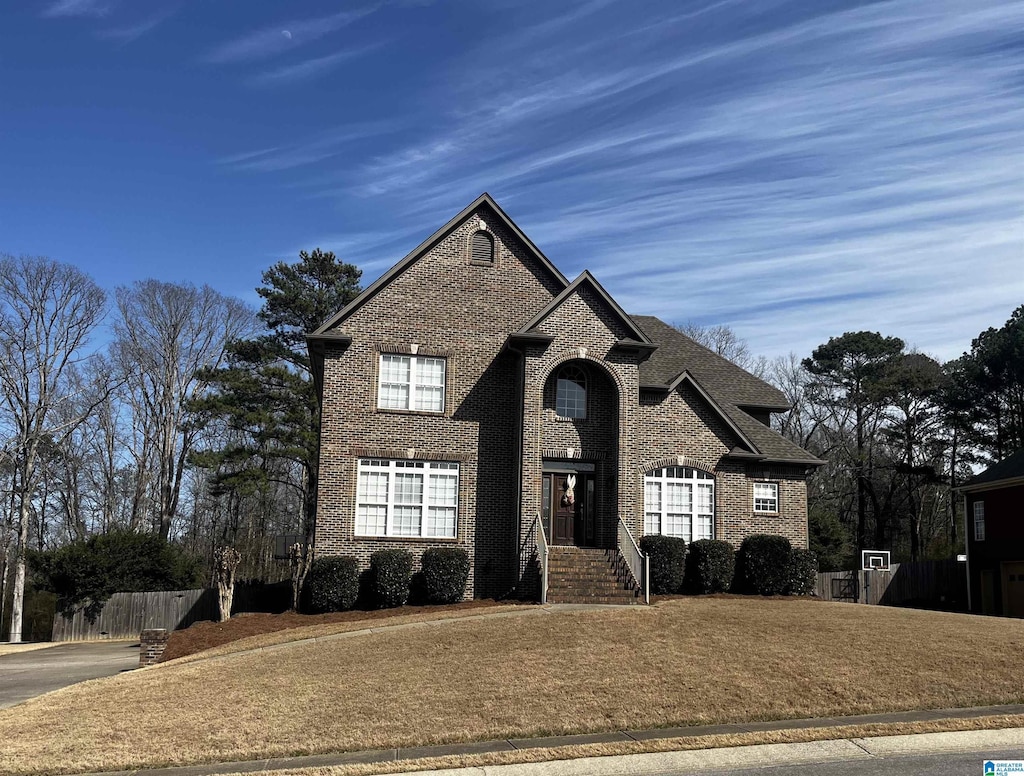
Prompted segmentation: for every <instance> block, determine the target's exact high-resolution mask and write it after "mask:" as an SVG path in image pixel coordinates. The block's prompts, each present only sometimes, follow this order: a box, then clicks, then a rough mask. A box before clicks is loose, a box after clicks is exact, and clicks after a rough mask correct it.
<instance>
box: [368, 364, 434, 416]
mask: <svg viewBox="0 0 1024 776" xmlns="http://www.w3.org/2000/svg"><path fill="white" fill-rule="evenodd" d="M444 386H445V360H444V359H443V358H436V357H429V356H402V355H395V354H392V353H383V354H381V357H380V376H379V383H378V386H377V407H378V408H380V409H383V410H415V411H419V412H444Z"/></svg>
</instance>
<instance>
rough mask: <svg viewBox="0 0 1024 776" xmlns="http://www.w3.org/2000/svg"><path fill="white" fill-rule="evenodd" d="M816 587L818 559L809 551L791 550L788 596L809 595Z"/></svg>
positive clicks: (798, 548) (796, 548)
mask: <svg viewBox="0 0 1024 776" xmlns="http://www.w3.org/2000/svg"><path fill="white" fill-rule="evenodd" d="M817 586H818V559H817V558H816V557H815V555H814V553H813V552H811V551H810V550H805V549H803V548H800V547H794V548H793V554H792V556H791V557H790V560H789V582H788V585H787V587H786V592H787V593H789V595H810V594H811V593H813V592H814V590H815V588H816V587H817Z"/></svg>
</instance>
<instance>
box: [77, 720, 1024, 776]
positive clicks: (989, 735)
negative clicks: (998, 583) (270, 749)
mask: <svg viewBox="0 0 1024 776" xmlns="http://www.w3.org/2000/svg"><path fill="white" fill-rule="evenodd" d="M1004 714H1024V704H1013V705H1003V706H982V707H975V708H968V709H936V710H931V711H902V712H892V713H887V714H862V715H858V716H850V717H825V718H817V719H787V720H778V721H774V722H747V723H733V724H726V725H703V726H699V727H676V728H655V729H651V730H622V731H611V732H607V733H583V734H579V735H571V736H551V737H547V738H518V739H517V738H513V739H501V740H494V741H478V742H474V743H463V744H439V745H436V746H418V747H409V748H400V749H378V750H371V751H362V752H344V753H336V754H318V755H309V756H301V757H274V758H270V759H265V760H250V761H246V762H229V763H211V764H207V765H190V766H182V767H175V768H153V769H140V770H130V771H106V772H104V773H92V774H90V776H216V775H217V774H226V773H262V772H266V771H275V770H281V769H285V768H314V767H329V766H335V765H353V764H357V763H384V762H397V761H401V760H416V759H420V758H425V757H445V756H452V755H456V756H458V755H471V754H487V753H491V752H513V751H516V750H521V749H540V748H551V747H558V746H574V745H580V744H593V743H615V742H627V741H653V740H657V739H665V738H695V737H698V736H708V735H722V734H726V735H727V734H737V733H751V732H764V731H773V730H799V729H803V728H815V727H851V726H856V725H870V724H877V723H901V722H904V723H905V722H932V721H936V720H943V719H972V718H974V717H988V716H995V715H1004ZM968 742H971V744H970V745H971V746H973V745H974V743H975V742H976V744H977V746H978V747H982V746H985V747H989V748H991V749H992V750H995V749H998V748H1007V747H1022V748H1024V728H1009V729H1003V730H971V731H960V732H952V733H921V734H915V735H898V736H879V737H875V738H857V739H845V738H844V739H832V740H827V741H815V742H810V743H801V744H756V745H750V746H735V747H726V748H721V749H702V750H689V751H685V752H659V753H653V754H635V755H616V756H606V757H587V758H580V759H578V760H556V761H551V762H545V763H523V764H519V765H488V766H483V767H473V768H467V769H449V770H444V771H430V772H429V773H432V774H455V773H462V774H464V775H465V774H470V773H477V774H487V775H489V776H496V775H497V774H501V775H502V776H520V775H521V776H536V775H537V774H540V773H541V772H543V773H544V774H545V776H562V775H563V774H564V775H565V776H577V775H578V776H601V775H602V774H608V776H616V775H617V774H630V773H648V772H657V771H668V770H672V769H679V770H683V769H687V768H689V769H699V768H707V767H711V765H710V764H711V763H714V768H716V769H722V768H726V769H728V768H730V767H733V768H739V767H742V766H744V765H747V766H752V765H757V764H767V763H771V764H796V763H801V762H814V761H815V759H816V758H817V759H851V758H854V757H872V756H892V755H895V754H900V753H913V752H921V751H960V750H961V749H964V748H968ZM947 747H948V748H947ZM723 757H724V758H726V759H724V760H723V759H722V758H723ZM635 758H647V759H645V760H644V761H643V763H644V764H643V770H638V768H640V767H641V766H640V765H639V764H638V763H639V761H638V760H636V759H635ZM673 758H675V759H673ZM729 758H732V759H729ZM663 760H664V763H665V764H662V761H663ZM541 766H543V767H544V770H543V771H541V770H538V768H540V767H541ZM606 766H607V768H606Z"/></svg>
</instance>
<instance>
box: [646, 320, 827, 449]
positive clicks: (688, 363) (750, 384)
mask: <svg viewBox="0 0 1024 776" xmlns="http://www.w3.org/2000/svg"><path fill="white" fill-rule="evenodd" d="M630 317H631V318H632V319H633V321H634V322H635V323H636V324H637V325H638V326H639V327H640V328H641V329H643V331H644V333H646V334H647V337H648V338H649V339H650V340H651V342H654V343H655V344H657V346H658V349H657V350H655V351H654V352H653V353H652V354H651V357H650V358H649V359H647V360H646V361H645V362H644V363H642V364H641V365H640V385H641V386H643V387H648V386H651V387H653V386H662V387H667V386H671V385H672V383H673V381H674V380H675V379H676V378H677V377H679V375H681V374H682V373H683V372H689V373H690V374H691V375H693V376H694V378H696V379H697V380H698V381H699V382H700V384H701V385H703V386H704V387H705V388H706V389H707V390H708V391H710V392H711V394H712V395H714V397H715V399H717V400H718V401H719V402H723V403H728V404H734V405H736V406H737V407H752V408H754V407H756V408H758V409H766V410H773V411H776V412H784V411H786V410H788V409H790V404H789V402H788V401H786V396H785V394H784V393H782V391H780V390H779V389H778V388H775V387H774V386H771V385H769V384H768V383H766V382H765V381H764V380H761V379H760V378H757V377H754V375H752V374H750V372H747V371H746V370H745V369H740V367H738V366H736V365H735V364H734V363H732V362H731V361H729V360H728V359H725V358H722V357H721V356H720V355H718V354H717V353H715V352H714V351H712V350H708V349H707V348H706V347H704V346H703V345H700V344H698V343H697V342H695V341H694V340H692V339H690V338H689V337H687V336H686V335H685V334H683V333H682V332H681V331H678V330H676V329H673V328H672V327H671V326H669V325H668V324H667V323H665V322H664V321H662V320H660V319H658V318H655V317H654V316H651V315H631V316H630ZM755 422H756V421H755ZM804 457H805V458H806V457H807V454H806V452H805V453H804Z"/></svg>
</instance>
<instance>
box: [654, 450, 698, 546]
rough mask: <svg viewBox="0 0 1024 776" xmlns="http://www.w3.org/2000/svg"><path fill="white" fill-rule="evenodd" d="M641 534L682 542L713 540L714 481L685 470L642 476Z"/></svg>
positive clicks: (687, 469)
mask: <svg viewBox="0 0 1024 776" xmlns="http://www.w3.org/2000/svg"><path fill="white" fill-rule="evenodd" d="M644 533H645V534H662V535H663V536H679V537H681V538H683V539H686V541H688V542H689V541H696V540H697V539H713V538H714V537H715V478H714V477H713V476H712V475H710V474H708V473H707V472H705V471H701V470H700V469H692V468H690V467H689V466H668V467H666V468H664V469H655V470H654V471H652V472H648V473H647V474H645V475H644Z"/></svg>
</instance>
